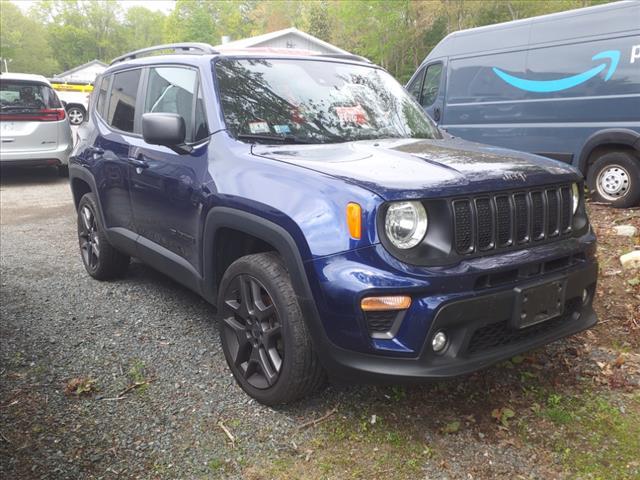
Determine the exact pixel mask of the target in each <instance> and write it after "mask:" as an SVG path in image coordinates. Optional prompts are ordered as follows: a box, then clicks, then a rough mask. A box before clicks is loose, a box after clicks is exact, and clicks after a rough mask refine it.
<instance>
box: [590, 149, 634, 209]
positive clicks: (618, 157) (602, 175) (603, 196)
mask: <svg viewBox="0 0 640 480" xmlns="http://www.w3.org/2000/svg"><path fill="white" fill-rule="evenodd" d="M587 185H588V186H589V191H590V192H591V195H592V196H593V198H594V199H595V200H596V201H598V202H604V203H608V204H610V205H612V206H613V207H617V208H627V207H633V206H634V205H637V204H638V203H639V202H640V160H638V159H636V158H635V157H634V156H633V155H631V154H630V153H627V152H611V153H607V154H606V155H603V156H601V157H600V158H598V159H597V160H596V161H595V162H594V164H593V165H592V166H591V168H589V171H588V172H587Z"/></svg>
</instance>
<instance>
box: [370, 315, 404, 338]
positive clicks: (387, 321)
mask: <svg viewBox="0 0 640 480" xmlns="http://www.w3.org/2000/svg"><path fill="white" fill-rule="evenodd" d="M397 314H398V312H394V311H387V312H367V313H366V318H367V324H368V326H369V332H370V333H372V334H374V333H386V332H388V331H389V330H391V327H392V326H393V322H394V321H395V319H396V316H397Z"/></svg>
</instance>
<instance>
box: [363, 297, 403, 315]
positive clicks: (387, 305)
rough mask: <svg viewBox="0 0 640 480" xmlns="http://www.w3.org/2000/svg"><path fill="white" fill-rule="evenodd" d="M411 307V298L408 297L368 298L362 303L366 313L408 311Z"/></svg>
mask: <svg viewBox="0 0 640 480" xmlns="http://www.w3.org/2000/svg"><path fill="white" fill-rule="evenodd" d="M410 306H411V297H407V296H406V295H390V296H386V297H366V298H363V299H362V301H361V302H360V307H361V308H362V310H364V311H365V312H381V311H388V310H406V309H407V308H409V307H410Z"/></svg>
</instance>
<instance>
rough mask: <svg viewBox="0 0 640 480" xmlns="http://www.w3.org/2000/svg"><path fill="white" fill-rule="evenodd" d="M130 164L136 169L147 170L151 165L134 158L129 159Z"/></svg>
mask: <svg viewBox="0 0 640 480" xmlns="http://www.w3.org/2000/svg"><path fill="white" fill-rule="evenodd" d="M128 160H129V163H130V164H131V165H133V166H134V167H136V169H139V168H140V169H145V168H149V164H148V163H147V162H145V161H144V160H140V159H138V158H132V157H129V159H128Z"/></svg>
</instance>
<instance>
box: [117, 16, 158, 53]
mask: <svg viewBox="0 0 640 480" xmlns="http://www.w3.org/2000/svg"><path fill="white" fill-rule="evenodd" d="M165 21H166V16H165V15H164V13H162V12H154V11H151V10H149V9H148V8H145V7H131V8H129V10H127V13H126V14H125V17H124V24H123V29H122V36H123V38H124V40H125V43H126V45H127V46H126V48H123V52H122V53H125V52H124V50H128V51H131V50H137V49H139V48H145V47H150V46H152V45H158V44H161V43H163V42H164V24H165Z"/></svg>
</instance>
